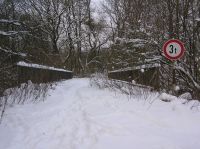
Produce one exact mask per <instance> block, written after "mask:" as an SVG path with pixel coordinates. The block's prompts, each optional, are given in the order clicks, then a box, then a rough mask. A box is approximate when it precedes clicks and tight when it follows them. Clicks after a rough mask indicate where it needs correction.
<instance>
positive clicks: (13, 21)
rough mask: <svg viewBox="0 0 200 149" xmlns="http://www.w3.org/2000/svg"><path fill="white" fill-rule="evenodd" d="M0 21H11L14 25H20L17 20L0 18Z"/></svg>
mask: <svg viewBox="0 0 200 149" xmlns="http://www.w3.org/2000/svg"><path fill="white" fill-rule="evenodd" d="M0 23H12V24H14V25H18V26H19V25H21V24H20V23H19V22H18V20H6V19H0Z"/></svg>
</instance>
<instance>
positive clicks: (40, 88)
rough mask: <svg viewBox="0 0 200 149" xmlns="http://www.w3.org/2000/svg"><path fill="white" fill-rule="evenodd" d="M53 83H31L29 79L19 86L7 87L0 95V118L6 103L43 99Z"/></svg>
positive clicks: (34, 101) (21, 102) (52, 87)
mask: <svg viewBox="0 0 200 149" xmlns="http://www.w3.org/2000/svg"><path fill="white" fill-rule="evenodd" d="M54 86H55V84H51V83H47V84H33V83H32V82H31V81H28V83H23V84H21V86H20V87H16V88H10V89H7V90H6V91H5V92H4V93H3V96H2V97H0V120H1V119H2V117H3V114H4V112H5V108H6V106H7V105H10V106H11V105H13V104H25V103H32V102H33V103H36V102H40V101H44V100H45V99H46V97H47V96H48V91H49V90H50V89H54Z"/></svg>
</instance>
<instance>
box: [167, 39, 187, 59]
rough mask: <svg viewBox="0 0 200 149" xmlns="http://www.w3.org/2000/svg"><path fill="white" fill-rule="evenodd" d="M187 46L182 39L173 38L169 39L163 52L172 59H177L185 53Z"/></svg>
mask: <svg viewBox="0 0 200 149" xmlns="http://www.w3.org/2000/svg"><path fill="white" fill-rule="evenodd" d="M184 51H185V48H184V45H183V43H182V42H181V41H179V40H177V39H172V40H169V41H167V42H166V43H165V44H164V46H163V53H164V55H165V57H166V58H168V59H170V60H177V59H179V58H181V57H182V56H183V54H184Z"/></svg>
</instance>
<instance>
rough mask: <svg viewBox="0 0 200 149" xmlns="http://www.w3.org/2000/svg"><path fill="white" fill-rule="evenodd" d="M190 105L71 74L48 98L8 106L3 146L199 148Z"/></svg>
mask: <svg viewBox="0 0 200 149" xmlns="http://www.w3.org/2000/svg"><path fill="white" fill-rule="evenodd" d="M164 96H165V95H164ZM150 101H154V102H150ZM191 105H194V101H191V103H190V102H189V103H188V104H182V100H181V99H178V98H176V99H175V100H172V101H171V102H163V101H161V100H159V97H158V98H156V97H155V96H153V95H152V96H150V98H149V99H148V100H144V99H142V98H139V97H136V98H135V99H134V98H132V99H131V100H128V99H127V97H126V96H125V95H122V94H120V93H117V92H116V93H114V92H111V91H108V90H106V89H104V90H100V89H98V88H95V87H91V86H90V85H89V79H72V80H68V81H64V82H60V83H59V84H58V85H57V87H56V89H55V90H52V91H50V92H49V96H48V99H47V100H45V101H44V102H39V103H37V104H33V103H29V104H25V105H14V106H11V107H9V108H7V111H6V113H5V115H4V119H3V123H2V124H1V125H0V132H1V133H0V140H1V141H0V148H1V149H133V148H136V149H199V148H200V141H199V138H200V129H199V125H200V112H199V111H198V110H194V109H193V110H191Z"/></svg>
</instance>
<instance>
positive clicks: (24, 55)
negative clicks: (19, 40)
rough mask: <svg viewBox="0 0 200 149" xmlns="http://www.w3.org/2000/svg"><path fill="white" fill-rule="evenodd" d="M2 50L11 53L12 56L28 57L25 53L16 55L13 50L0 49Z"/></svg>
mask: <svg viewBox="0 0 200 149" xmlns="http://www.w3.org/2000/svg"><path fill="white" fill-rule="evenodd" d="M0 50H1V51H4V52H6V53H10V54H14V55H19V56H22V57H26V56H27V54H25V53H21V52H18V53H16V52H13V51H11V50H6V49H3V48H2V47H0Z"/></svg>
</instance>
